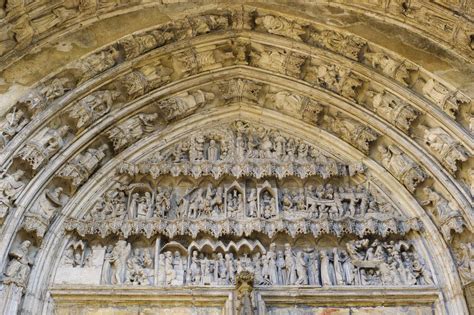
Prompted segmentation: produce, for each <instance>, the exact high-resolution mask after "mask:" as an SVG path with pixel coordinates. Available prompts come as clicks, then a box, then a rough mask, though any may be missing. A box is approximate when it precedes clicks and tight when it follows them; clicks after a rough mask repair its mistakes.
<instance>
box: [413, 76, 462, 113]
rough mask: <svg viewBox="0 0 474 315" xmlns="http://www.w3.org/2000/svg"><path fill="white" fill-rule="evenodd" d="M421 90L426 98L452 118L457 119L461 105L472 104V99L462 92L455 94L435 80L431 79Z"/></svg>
mask: <svg viewBox="0 0 474 315" xmlns="http://www.w3.org/2000/svg"><path fill="white" fill-rule="evenodd" d="M421 90H422V93H423V95H424V96H425V97H426V98H428V99H429V100H431V101H432V102H433V103H434V104H435V105H437V106H438V107H440V108H441V109H442V110H443V111H444V112H445V113H446V114H448V115H449V116H450V117H451V118H456V114H457V112H458V111H459V106H460V105H461V104H464V103H469V102H470V99H469V98H468V97H467V96H465V95H464V94H462V93H460V92H458V93H453V92H452V91H450V90H449V89H448V88H447V87H446V86H444V85H443V84H441V83H440V82H438V81H436V80H435V79H433V78H429V79H428V80H427V81H426V83H425V84H424V85H423V88H422V89H421Z"/></svg>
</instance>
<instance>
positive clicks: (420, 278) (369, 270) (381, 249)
mask: <svg viewBox="0 0 474 315" xmlns="http://www.w3.org/2000/svg"><path fill="white" fill-rule="evenodd" d="M157 264H158V266H157V274H156V278H155V277H154V274H155V272H154V270H155V268H154V259H153V256H152V254H151V251H150V250H149V249H146V248H145V249H139V248H135V249H134V250H132V246H131V244H130V243H127V242H126V241H119V242H118V243H117V244H116V245H115V246H113V247H112V246H110V247H108V249H107V252H106V254H105V262H104V266H103V272H102V281H103V282H105V283H110V284H136V285H152V284H154V283H156V284H157V285H159V286H182V285H231V284H235V276H236V274H238V273H240V272H242V271H249V272H251V273H253V274H254V276H255V284H256V285H316V286H320V285H322V286H332V285H382V286H398V285H406V286H413V285H432V284H433V278H432V275H431V272H430V270H429V268H428V267H427V266H426V265H425V264H424V262H423V259H421V258H420V257H419V255H418V254H417V253H416V252H415V251H414V250H413V248H412V246H411V245H410V244H408V243H407V242H404V241H389V242H381V241H378V240H375V241H369V240H368V239H363V240H356V241H350V242H348V243H347V244H346V249H340V248H329V249H328V248H321V249H316V248H311V249H309V248H304V249H301V248H300V249H296V250H295V249H292V247H291V246H290V244H284V245H283V246H281V248H280V249H277V245H276V244H274V243H272V244H271V245H270V246H269V248H268V250H263V251H262V252H260V251H257V252H255V253H253V254H246V253H240V254H234V253H233V252H230V251H228V252H219V251H218V252H214V253H212V254H210V253H209V252H207V253H204V252H202V251H201V252H200V251H198V250H192V249H189V250H188V254H186V256H184V255H183V254H182V253H181V252H180V251H179V250H176V251H174V252H172V251H171V250H164V251H162V252H161V253H160V254H159V255H158V258H157ZM154 279H156V280H154ZM155 281H156V282H155Z"/></svg>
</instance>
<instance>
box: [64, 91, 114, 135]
mask: <svg viewBox="0 0 474 315" xmlns="http://www.w3.org/2000/svg"><path fill="white" fill-rule="evenodd" d="M119 96H120V92H118V91H113V90H112V91H109V90H105V91H97V92H93V93H92V94H90V95H88V96H86V97H85V98H83V99H81V100H80V101H79V102H77V104H76V105H75V106H74V107H73V108H72V109H71V111H70V112H69V116H70V117H71V118H72V119H74V120H76V121H77V123H76V127H77V129H81V128H84V127H87V126H89V125H90V124H92V123H93V122H95V121H96V120H97V119H99V118H100V117H102V116H104V115H105V114H107V113H108V112H109V111H110V108H111V106H112V104H113V102H114V100H116V99H117V98H118V97H119Z"/></svg>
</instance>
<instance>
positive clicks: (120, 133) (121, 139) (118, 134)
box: [107, 113, 158, 151]
mask: <svg viewBox="0 0 474 315" xmlns="http://www.w3.org/2000/svg"><path fill="white" fill-rule="evenodd" d="M157 118H158V114H145V113H140V114H137V115H135V116H133V117H132V118H129V119H128V120H126V121H124V122H122V123H119V124H118V125H117V126H115V127H113V128H112V129H110V130H109V131H107V135H108V136H109V139H110V140H111V141H112V144H113V147H114V150H115V151H121V150H123V149H125V148H126V147H127V146H129V145H130V144H132V143H134V142H135V141H137V140H139V139H141V138H142V137H143V136H144V135H145V134H147V133H150V132H152V131H154V125H153V122H154V120H155V119H157Z"/></svg>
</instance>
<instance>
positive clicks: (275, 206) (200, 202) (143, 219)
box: [66, 179, 420, 237]
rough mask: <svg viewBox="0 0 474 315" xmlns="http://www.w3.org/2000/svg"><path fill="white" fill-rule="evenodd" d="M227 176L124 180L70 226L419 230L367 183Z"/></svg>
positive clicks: (82, 230)
mask: <svg viewBox="0 0 474 315" xmlns="http://www.w3.org/2000/svg"><path fill="white" fill-rule="evenodd" d="M285 185H286V184H285V182H282V183H280V184H278V185H277V184H276V183H274V181H273V180H272V181H270V182H269V181H268V180H265V181H263V180H262V181H257V182H255V181H254V180H252V181H250V180H249V179H246V180H239V181H236V180H231V179H229V180H224V181H223V182H221V183H220V184H215V185H213V184H211V183H209V182H207V183H206V181H201V184H198V185H196V186H187V187H185V186H175V185H172V184H170V185H169V186H162V185H160V186H157V187H152V186H150V185H149V184H146V183H144V182H136V183H135V182H133V183H131V184H128V185H119V186H118V187H116V188H112V189H111V190H109V191H107V192H106V193H105V194H104V195H103V197H102V198H101V199H99V200H98V201H97V202H96V203H95V205H94V207H93V208H92V209H91V210H90V212H89V213H87V214H86V215H85V216H84V218H82V219H72V218H71V219H69V220H68V223H67V224H66V230H70V231H72V230H75V231H77V232H78V233H79V234H80V235H86V234H87V235H89V234H96V233H98V234H100V235H101V236H103V237H105V236H106V235H109V234H115V233H120V234H124V235H131V234H144V235H146V236H147V237H151V236H152V235H154V234H156V233H161V234H164V235H168V236H169V237H174V236H175V235H178V234H179V235H191V236H192V237H196V236H197V234H198V233H199V232H208V233H211V234H212V235H214V236H215V237H218V236H222V235H227V234H230V235H237V236H242V235H250V234H251V233H252V232H262V233H266V234H268V235H270V236H271V235H274V234H275V233H277V232H282V231H284V232H286V233H288V234H290V235H292V236H296V235H297V234H300V233H313V234H314V235H315V237H317V236H318V235H321V234H323V233H329V234H335V235H342V234H345V233H353V234H357V235H365V234H379V235H387V234H390V233H398V234H404V233H406V232H408V231H410V230H418V229H419V228H420V224H419V222H418V220H416V219H410V220H408V219H406V218H404V217H403V216H402V215H401V214H400V213H399V212H398V211H397V210H396V209H395V208H394V207H393V206H392V205H389V206H387V201H386V200H385V199H386V197H383V196H382V195H380V193H379V192H378V191H376V192H377V198H376V197H374V195H373V194H372V193H371V192H370V191H368V190H367V189H366V188H364V187H363V186H356V187H350V186H333V185H332V184H326V185H322V184H319V185H316V184H314V185H313V184H306V185H305V186H304V187H299V188H296V187H291V188H290V187H287V186H285Z"/></svg>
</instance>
